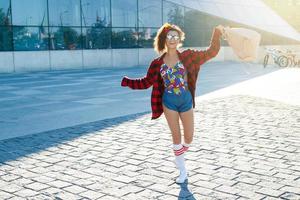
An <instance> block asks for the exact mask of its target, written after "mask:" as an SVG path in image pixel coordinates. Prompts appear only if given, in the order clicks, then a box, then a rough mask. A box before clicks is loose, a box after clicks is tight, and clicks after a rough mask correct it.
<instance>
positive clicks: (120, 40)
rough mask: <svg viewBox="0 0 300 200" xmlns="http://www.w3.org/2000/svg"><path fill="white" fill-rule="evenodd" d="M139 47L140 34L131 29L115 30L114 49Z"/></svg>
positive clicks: (113, 33)
mask: <svg viewBox="0 0 300 200" xmlns="http://www.w3.org/2000/svg"><path fill="white" fill-rule="evenodd" d="M136 47H138V32H137V31H136V30H135V29H130V28H113V30H112V48H136Z"/></svg>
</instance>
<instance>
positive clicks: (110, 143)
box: [0, 95, 300, 200]
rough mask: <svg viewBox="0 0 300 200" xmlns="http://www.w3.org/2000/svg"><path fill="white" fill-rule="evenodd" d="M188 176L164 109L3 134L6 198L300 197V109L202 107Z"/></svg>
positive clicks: (248, 102)
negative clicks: (182, 177) (178, 161)
mask: <svg viewBox="0 0 300 200" xmlns="http://www.w3.org/2000/svg"><path fill="white" fill-rule="evenodd" d="M195 122H196V123H195V137H194V141H193V145H192V147H191V148H190V151H189V152H188V155H187V165H188V169H189V175H190V176H189V180H188V183H187V184H182V185H177V184H175V183H174V180H175V177H176V176H177V170H176V169H175V165H174V163H173V153H172V151H171V136H170V133H169V129H168V126H167V123H166V121H165V118H164V116H163V115H162V117H161V118H160V119H159V120H155V121H151V120H150V114H149V113H141V114H134V115H129V116H125V117H119V118H114V119H111V120H103V121H98V122H93V123H88V124H83V125H79V126H74V127H69V128H64V129H59V130H55V131H49V132H44V133H40V134H35V135H28V136H24V137H18V138H14V139H8V140H2V141H0V155H1V156H0V163H1V164H0V199H67V200H71V199H105V200H109V199H130V200H131V199H133V200H138V199H141V200H142V199H160V200H169V199H170V200H171V199H197V200H202V199H203V200H204V199H222V200H224V199H239V200H242V199H251V200H252V199H253V200H255V199H264V200H271V199H291V200H292V199H293V200H296V199H300V107H299V106H291V105H288V104H283V103H279V102H276V101H271V100H266V99H262V98H257V97H251V96H238V95H236V96H235V95H233V96H228V97H222V98H216V99H213V100H203V101H201V102H200V103H199V102H198V103H197V106H196V108H195Z"/></svg>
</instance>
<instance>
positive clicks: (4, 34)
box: [0, 26, 12, 51]
mask: <svg viewBox="0 0 300 200" xmlns="http://www.w3.org/2000/svg"><path fill="white" fill-rule="evenodd" d="M11 50H12V31H11V27H5V26H4V27H0V51H11Z"/></svg>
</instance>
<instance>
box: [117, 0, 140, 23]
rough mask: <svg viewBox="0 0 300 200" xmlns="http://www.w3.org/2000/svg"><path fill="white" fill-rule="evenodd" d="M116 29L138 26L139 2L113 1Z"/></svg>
mask: <svg viewBox="0 0 300 200" xmlns="http://www.w3.org/2000/svg"><path fill="white" fill-rule="evenodd" d="M111 4H112V5H111V9H112V25H113V26H114V27H136V26H137V22H136V20H137V0H111Z"/></svg>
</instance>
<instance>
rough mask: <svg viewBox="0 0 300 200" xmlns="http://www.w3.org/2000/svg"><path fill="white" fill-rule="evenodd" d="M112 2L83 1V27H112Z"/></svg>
mask: <svg viewBox="0 0 300 200" xmlns="http://www.w3.org/2000/svg"><path fill="white" fill-rule="evenodd" d="M109 1H110V0H101V1H99V0H81V8H82V26H93V25H94V24H96V23H98V24H99V23H101V24H102V26H103V27H107V26H111V21H110V2H109Z"/></svg>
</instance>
